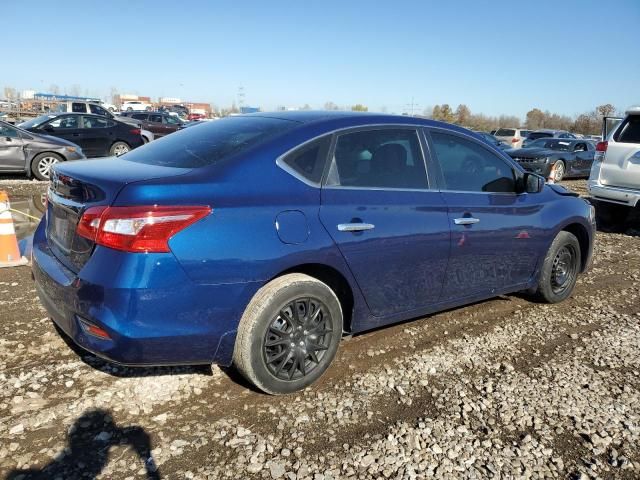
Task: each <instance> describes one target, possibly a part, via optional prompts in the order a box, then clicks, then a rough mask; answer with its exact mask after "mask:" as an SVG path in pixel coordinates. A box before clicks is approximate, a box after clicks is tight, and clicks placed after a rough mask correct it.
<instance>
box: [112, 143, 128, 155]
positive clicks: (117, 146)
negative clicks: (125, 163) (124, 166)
mask: <svg viewBox="0 0 640 480" xmlns="http://www.w3.org/2000/svg"><path fill="white" fill-rule="evenodd" d="M130 150H131V147H130V146H129V144H128V143H126V142H115V143H114V144H113V145H111V148H110V149H109V153H110V154H111V155H112V156H116V157H119V156H120V155H124V154H125V153H127V152H129V151H130Z"/></svg>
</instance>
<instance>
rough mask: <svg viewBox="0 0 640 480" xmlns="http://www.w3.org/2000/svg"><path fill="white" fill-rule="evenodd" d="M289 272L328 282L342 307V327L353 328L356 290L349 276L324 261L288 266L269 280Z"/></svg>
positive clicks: (346, 330)
mask: <svg viewBox="0 0 640 480" xmlns="http://www.w3.org/2000/svg"><path fill="white" fill-rule="evenodd" d="M289 273H303V274H305V275H309V276H310V277H313V278H315V279H317V280H320V281H321V282H322V283H324V284H326V285H327V286H328V287H329V288H330V289H331V290H333V292H334V293H335V294H336V296H337V297H338V300H339V301H340V307H341V308H342V316H343V318H342V324H343V325H342V329H343V331H344V332H346V333H350V332H351V330H352V320H353V312H354V301H355V299H354V292H353V288H352V287H351V284H350V283H349V281H348V280H347V278H346V277H345V276H344V275H343V274H342V273H341V272H340V271H339V270H338V269H337V268H335V267H332V266H330V265H326V264H322V263H304V264H300V265H296V266H294V267H291V268H288V269H287V270H284V271H282V272H280V273H278V274H277V275H275V276H274V277H273V278H271V279H270V280H269V281H271V280H274V279H275V278H278V277H281V276H283V275H287V274H289Z"/></svg>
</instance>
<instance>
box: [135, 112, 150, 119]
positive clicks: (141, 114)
mask: <svg viewBox="0 0 640 480" xmlns="http://www.w3.org/2000/svg"><path fill="white" fill-rule="evenodd" d="M147 117H148V115H147V114H146V113H134V114H133V115H131V118H135V119H136V120H146V119H147Z"/></svg>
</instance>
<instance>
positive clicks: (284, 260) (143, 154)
mask: <svg viewBox="0 0 640 480" xmlns="http://www.w3.org/2000/svg"><path fill="white" fill-rule="evenodd" d="M594 231H595V224H594V211H593V208H592V207H591V205H590V204H589V203H587V202H586V201H585V200H583V199H581V198H578V197H577V196H575V194H572V193H571V192H569V191H567V190H565V189H564V188H563V187H561V186H558V185H545V183H544V179H543V178H542V177H540V176H538V175H535V174H533V173H528V172H525V171H524V170H523V169H522V168H521V167H520V166H519V165H518V164H517V163H515V162H514V161H513V160H512V159H511V158H510V157H509V156H508V155H505V154H504V153H503V152H501V151H500V150H499V149H496V148H494V147H492V146H491V145H488V144H487V143H486V142H485V141H484V140H483V139H481V138H480V137H479V136H477V135H476V134H474V133H472V132H470V131H468V130H465V129H463V128H459V127H456V126H453V125H449V124H445V123H440V122H435V121H429V120H423V119H416V118H407V117H401V116H391V115H376V114H362V113H355V112H278V113H273V114H267V113H260V114H251V115H243V116H237V117H232V118H227V119H224V120H220V121H217V122H211V123H209V124H206V125H201V126H199V127H198V128H188V129H185V130H182V131H180V132H177V133H174V134H172V135H169V136H167V137H165V138H162V139H160V140H158V141H155V142H153V143H150V144H148V145H145V146H144V147H141V148H138V149H136V150H134V151H132V152H129V153H127V154H125V155H123V156H121V157H118V158H111V159H108V160H93V161H77V162H73V163H68V164H67V163H61V164H59V165H57V166H56V167H55V169H54V172H53V175H52V179H51V184H50V187H49V191H48V204H47V212H46V216H45V217H44V219H43V220H42V222H41V223H40V225H39V227H38V229H37V231H36V233H35V237H34V245H33V273H34V278H35V282H36V286H37V291H38V295H39V297H40V299H41V301H42V303H43V304H44V306H45V307H46V309H47V311H48V312H49V314H50V316H51V317H52V319H53V321H54V322H55V323H56V324H57V325H58V327H59V328H60V329H61V330H62V331H63V332H64V334H65V335H67V336H69V337H70V338H71V339H73V341H75V342H76V343H77V344H78V345H80V346H81V347H82V348H84V349H86V350H88V351H90V352H93V353H94V354H96V355H98V356H100V357H103V358H105V359H108V360H110V361H113V362H117V363H122V364H127V365H167V364H198V363H207V364H209V363H217V364H222V365H231V364H234V365H235V367H236V368H237V369H238V370H239V371H240V372H241V373H242V374H243V375H244V376H245V377H246V378H247V379H248V380H250V381H251V382H252V383H253V384H255V385H256V386H257V387H258V388H260V389H262V390H263V391H265V392H268V393H271V394H281V393H288V392H293V391H296V390H299V389H301V388H304V387H306V386H308V385H310V384H311V383H313V382H314V381H315V380H317V379H318V378H319V377H320V376H321V375H322V373H323V372H324V371H325V370H326V369H327V368H328V366H329V365H330V363H331V361H332V359H333V358H334V356H335V354H336V351H337V349H338V346H339V343H340V339H341V337H342V336H343V335H344V334H353V333H357V332H362V331H365V330H369V329H372V328H375V327H380V326H382V325H387V324H391V323H394V322H399V321H402V320H407V319H412V318H419V317H422V316H424V315H427V314H430V313H433V312H437V311H440V310H444V309H449V308H452V307H456V306H460V305H464V304H468V303H472V302H477V301H479V300H483V299H487V298H490V297H494V296H496V295H501V294H507V293H511V292H518V291H528V292H529V293H531V294H532V295H535V296H536V297H537V298H538V299H539V300H541V301H545V302H550V303H554V302H559V301H562V300H564V299H566V298H567V297H569V295H571V293H572V291H573V288H574V285H575V283H576V279H577V276H578V274H579V273H581V272H584V271H585V270H586V269H587V268H588V266H589V264H590V261H591V256H592V248H593V238H594Z"/></svg>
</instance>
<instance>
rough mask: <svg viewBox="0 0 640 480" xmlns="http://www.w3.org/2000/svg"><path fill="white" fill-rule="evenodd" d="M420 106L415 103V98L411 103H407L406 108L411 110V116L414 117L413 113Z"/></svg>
mask: <svg viewBox="0 0 640 480" xmlns="http://www.w3.org/2000/svg"><path fill="white" fill-rule="evenodd" d="M419 106H420V104H418V103H416V102H414V100H413V97H411V103H407V104H406V105H405V107H407V108H408V109H409V115H411V116H413V111H414V110H415V109H416V108H418V107H419Z"/></svg>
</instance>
